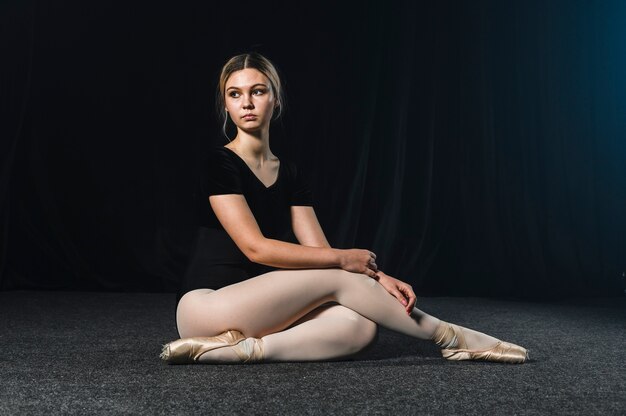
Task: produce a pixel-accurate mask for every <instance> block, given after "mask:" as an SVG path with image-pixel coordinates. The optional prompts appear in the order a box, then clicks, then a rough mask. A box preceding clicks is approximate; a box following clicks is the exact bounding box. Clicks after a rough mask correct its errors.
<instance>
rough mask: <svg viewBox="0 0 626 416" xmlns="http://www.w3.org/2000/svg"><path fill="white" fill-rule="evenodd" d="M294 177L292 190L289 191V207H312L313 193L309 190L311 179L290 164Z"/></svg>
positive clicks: (294, 165) (304, 172)
mask: <svg viewBox="0 0 626 416" xmlns="http://www.w3.org/2000/svg"><path fill="white" fill-rule="evenodd" d="M292 171H293V175H294V179H293V189H292V190H291V198H290V204H291V205H308V206H313V191H312V190H311V179H310V176H309V174H308V173H307V172H306V171H304V170H302V169H299V168H298V166H296V164H295V163H293V164H292Z"/></svg>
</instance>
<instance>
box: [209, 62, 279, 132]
mask: <svg viewBox="0 0 626 416" xmlns="http://www.w3.org/2000/svg"><path fill="white" fill-rule="evenodd" d="M246 68H252V69H256V70H257V71H259V72H261V73H262V74H263V75H265V76H266V77H267V79H268V80H269V82H270V87H271V90H272V92H273V93H274V98H275V100H276V104H277V105H276V106H277V109H276V110H274V115H273V116H272V120H275V119H277V118H278V117H280V115H281V114H282V112H283V108H284V106H285V96H284V94H283V88H282V84H281V82H280V77H279V76H278V71H277V69H276V67H275V66H274V64H273V63H272V62H271V61H270V60H269V59H267V58H266V57H264V56H263V55H261V54H259V53H257V52H250V53H243V54H241V55H236V56H233V57H232V58H230V59H229V60H228V61H227V62H226V63H225V64H224V66H223V67H222V71H221V72H220V81H219V84H218V86H217V97H216V106H217V112H218V116H219V118H220V120H221V121H222V132H223V133H224V136H226V138H227V139H228V140H230V138H228V134H226V124H227V123H228V114H227V112H226V101H225V94H226V91H225V89H226V82H227V81H228V78H230V76H231V75H232V74H233V72H237V71H241V70H242V69H246Z"/></svg>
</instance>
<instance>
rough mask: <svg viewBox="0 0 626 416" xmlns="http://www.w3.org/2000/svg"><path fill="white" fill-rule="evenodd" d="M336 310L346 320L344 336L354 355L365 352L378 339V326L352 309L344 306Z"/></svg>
mask: <svg viewBox="0 0 626 416" xmlns="http://www.w3.org/2000/svg"><path fill="white" fill-rule="evenodd" d="M336 308H337V309H336V312H337V313H340V314H341V315H342V318H343V319H344V323H345V328H344V331H345V332H344V335H345V339H346V341H347V342H348V343H349V346H350V350H351V352H352V353H357V352H359V351H361V350H363V349H364V348H366V347H367V346H369V345H370V344H371V343H372V342H373V341H374V340H375V339H376V335H377V334H378V325H376V323H375V322H373V321H371V320H369V319H367V318H365V317H364V316H362V315H360V314H359V313H357V312H355V311H353V310H352V309H348V308H345V307H343V306H338V307H336ZM339 308H341V309H339Z"/></svg>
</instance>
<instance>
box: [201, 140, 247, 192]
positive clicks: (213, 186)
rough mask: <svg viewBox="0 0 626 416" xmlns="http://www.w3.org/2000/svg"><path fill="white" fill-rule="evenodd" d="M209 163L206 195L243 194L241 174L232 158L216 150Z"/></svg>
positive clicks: (211, 154) (211, 153)
mask: <svg viewBox="0 0 626 416" xmlns="http://www.w3.org/2000/svg"><path fill="white" fill-rule="evenodd" d="M207 162H208V172H207V173H208V175H207V177H206V178H205V190H204V191H205V192H204V194H205V195H223V194H243V186H242V183H241V176H240V175H241V173H240V171H239V169H238V167H237V165H236V164H235V163H234V161H233V160H232V158H229V157H225V155H224V153H223V152H217V151H215V150H214V151H212V152H210V154H209V157H208V161H207Z"/></svg>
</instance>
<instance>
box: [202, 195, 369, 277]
mask: <svg viewBox="0 0 626 416" xmlns="http://www.w3.org/2000/svg"><path fill="white" fill-rule="evenodd" d="M209 203H210V204H211V208H212V209H213V212H214V213H215V215H216V217H217V218H218V220H219V221H220V223H221V224H222V226H223V227H224V229H225V230H226V232H227V233H228V234H229V235H230V237H231V238H232V239H233V241H234V242H235V244H236V245H237V247H239V249H240V250H241V251H242V252H243V254H244V255H245V256H246V257H247V258H248V259H249V260H250V261H252V262H255V263H260V264H265V265H268V266H273V267H278V268H285V269H311V268H330V267H340V268H342V269H344V270H348V271H351V272H354V273H364V274H367V275H368V276H370V277H374V276H375V275H376V268H375V264H374V266H373V267H372V266H371V264H370V259H371V258H372V254H370V253H371V251H369V250H362V249H347V250H344V249H335V248H331V247H307V246H304V245H300V244H292V243H287V242H284V241H279V240H275V239H271V238H265V236H263V233H261V229H260V228H259V225H258V224H257V222H256V219H255V218H254V215H253V214H252V212H251V211H250V207H249V206H248V203H247V202H246V199H245V197H244V196H243V195H240V194H226V195H211V196H210V197H209ZM324 240H326V239H325V238H324ZM373 257H374V258H375V257H376V255H375V254H373ZM370 267H372V268H370Z"/></svg>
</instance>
